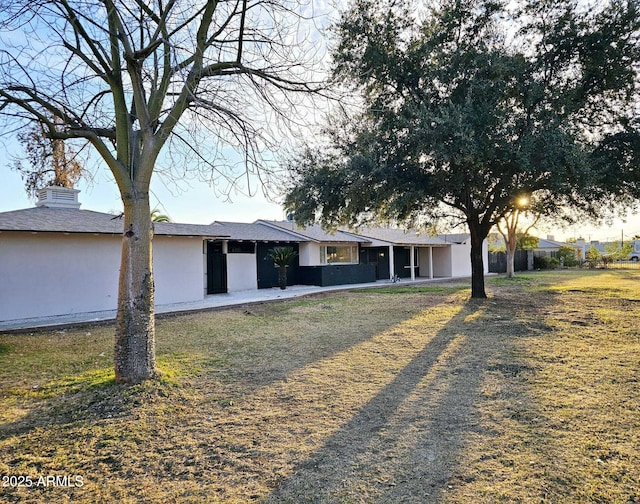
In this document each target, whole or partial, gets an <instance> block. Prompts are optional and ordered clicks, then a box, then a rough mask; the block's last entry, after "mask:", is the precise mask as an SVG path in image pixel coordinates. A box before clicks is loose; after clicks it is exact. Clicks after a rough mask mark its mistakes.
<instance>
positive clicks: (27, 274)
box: [0, 233, 121, 320]
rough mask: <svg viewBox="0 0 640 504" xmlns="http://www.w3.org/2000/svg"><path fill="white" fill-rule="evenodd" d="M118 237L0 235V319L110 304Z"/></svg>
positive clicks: (112, 305) (101, 307)
mask: <svg viewBox="0 0 640 504" xmlns="http://www.w3.org/2000/svg"><path fill="white" fill-rule="evenodd" d="M120 255H121V238H120V237H119V236H94V235H64V234H53V233H51V234H50V233H37V234H32V233H2V234H0V320H12V319H20V318H30V317H42V316H51V315H64V314H70V313H82V312H91V311H101V310H111V309H115V308H116V304H117V294H118V271H119V269H120Z"/></svg>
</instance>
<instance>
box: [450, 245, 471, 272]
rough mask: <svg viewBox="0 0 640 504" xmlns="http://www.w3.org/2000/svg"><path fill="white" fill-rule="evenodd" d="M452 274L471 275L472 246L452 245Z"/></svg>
mask: <svg viewBox="0 0 640 504" xmlns="http://www.w3.org/2000/svg"><path fill="white" fill-rule="evenodd" d="M451 271H452V273H451V276H455V277H461V276H471V246H470V245H467V244H460V245H459V244H455V243H454V244H453V245H451Z"/></svg>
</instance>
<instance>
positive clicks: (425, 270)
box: [418, 247, 430, 278]
mask: <svg viewBox="0 0 640 504" xmlns="http://www.w3.org/2000/svg"><path fill="white" fill-rule="evenodd" d="M418 262H419V264H420V267H419V272H418V276H421V277H425V278H429V275H430V271H429V247H420V248H419V249H418Z"/></svg>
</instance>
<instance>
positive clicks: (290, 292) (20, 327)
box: [0, 278, 468, 332]
mask: <svg viewBox="0 0 640 504" xmlns="http://www.w3.org/2000/svg"><path fill="white" fill-rule="evenodd" d="M451 281H458V282H466V281H468V278H437V279H426V278H419V279H416V280H415V281H411V280H405V279H403V280H401V281H400V282H398V283H395V284H394V283H392V282H390V281H389V280H381V281H378V282H375V283H364V284H351V285H337V286H333V287H318V286H315V285H293V286H290V287H287V288H286V290H281V289H279V288H273V289H259V290H250V291H240V292H230V293H227V294H214V295H210V296H206V297H205V298H204V299H202V300H200V301H192V302H188V303H174V304H167V305H158V306H156V314H159V315H162V314H169V313H174V314H175V313H188V312H194V311H202V310H208V309H216V308H224V307H231V306H241V305H247V304H254V303H265V302H270V301H277V300H283V299H291V298H297V297H301V296H307V295H309V294H317V293H319V292H334V291H341V290H350V289H366V288H375V287H389V286H406V285H417V284H426V283H445V282H447V283H450V282H451ZM115 318H116V310H107V311H98V312H85V313H75V314H70V315H58V316H53V317H38V318H28V319H16V320H2V321H0V332H16V331H28V330H29V329H40V330H42V329H45V328H56V327H58V328H59V327H63V326H73V325H78V324H95V323H103V322H108V321H113V320H115Z"/></svg>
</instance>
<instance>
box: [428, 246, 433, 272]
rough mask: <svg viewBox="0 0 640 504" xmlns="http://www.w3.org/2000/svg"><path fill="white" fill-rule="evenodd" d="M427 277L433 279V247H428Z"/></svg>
mask: <svg viewBox="0 0 640 504" xmlns="http://www.w3.org/2000/svg"><path fill="white" fill-rule="evenodd" d="M429 278H431V279H433V247H429Z"/></svg>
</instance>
